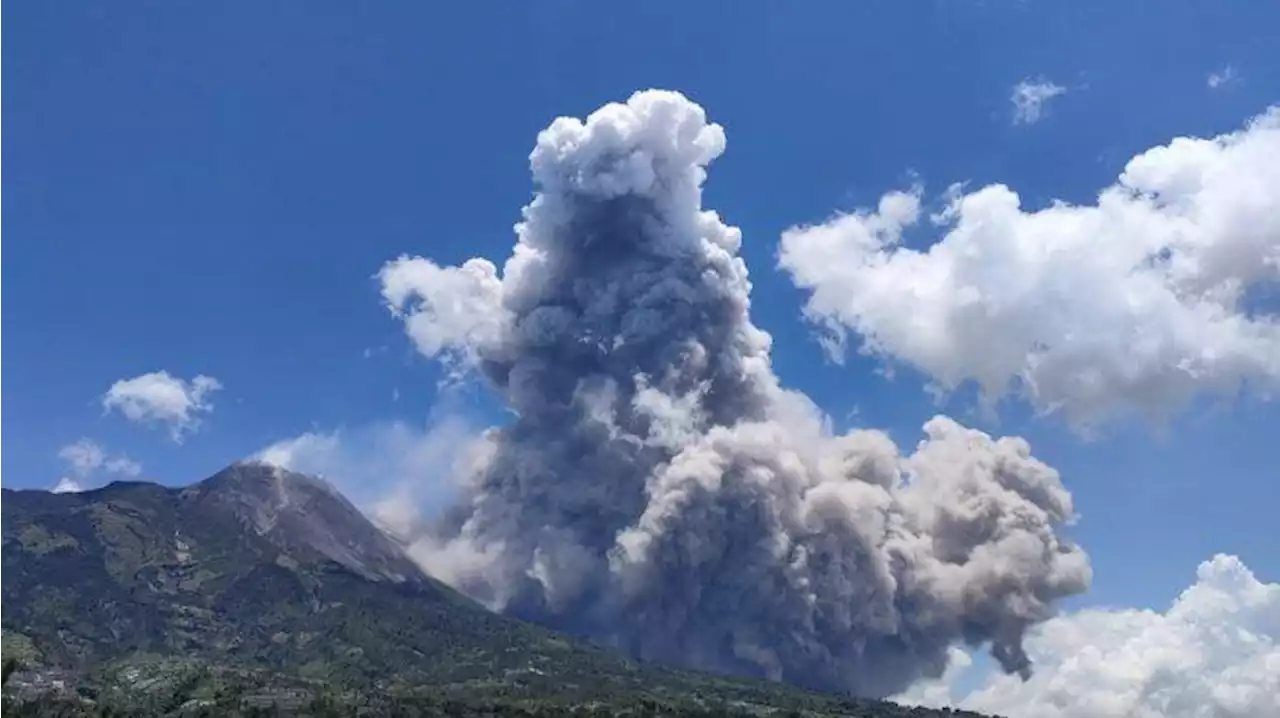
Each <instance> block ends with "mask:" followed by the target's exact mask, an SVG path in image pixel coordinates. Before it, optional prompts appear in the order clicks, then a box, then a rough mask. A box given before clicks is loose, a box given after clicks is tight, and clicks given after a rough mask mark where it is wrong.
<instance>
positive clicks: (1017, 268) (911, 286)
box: [779, 108, 1280, 429]
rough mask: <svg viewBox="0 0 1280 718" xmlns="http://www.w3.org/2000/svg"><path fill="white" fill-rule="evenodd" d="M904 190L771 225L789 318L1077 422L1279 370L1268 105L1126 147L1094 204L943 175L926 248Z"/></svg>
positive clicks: (1275, 141)
mask: <svg viewBox="0 0 1280 718" xmlns="http://www.w3.org/2000/svg"><path fill="white" fill-rule="evenodd" d="M922 214H924V212H923V210H922V206H921V195H920V192H919V191H918V190H912V191H908V192H891V193H889V194H886V195H885V196H884V197H882V198H881V200H880V203H879V206H878V208H876V209H874V210H861V211H857V212H854V213H852V214H846V215H842V216H838V217H835V218H834V219H832V220H830V221H828V222H826V223H824V224H820V225H816V226H807V227H795V228H792V229H790V230H788V231H787V232H785V233H784V234H783V237H782V243H781V251H780V260H779V261H780V265H781V267H782V268H783V269H785V270H786V271H787V272H789V273H790V275H791V277H792V279H793V281H794V282H795V283H796V284H797V286H799V287H801V288H802V289H804V290H806V291H807V292H808V293H809V296H808V300H807V304H806V307H805V313H806V315H807V316H808V318H809V319H811V320H813V321H814V322H816V323H818V324H819V325H820V326H822V327H824V328H825V329H826V330H828V332H829V336H828V339H829V344H830V345H832V346H836V347H840V346H842V345H843V342H844V339H845V332H846V330H850V329H851V330H853V331H854V332H856V333H857V334H859V335H860V336H861V339H862V349H863V350H864V351H865V352H867V353H870V354H875V355H879V356H882V357H886V358H891V359H896V360H899V361H902V362H905V363H906V364H909V365H911V366H913V367H915V368H916V369H919V370H920V371H922V372H924V373H925V374H927V375H929V376H930V377H932V378H933V380H935V381H936V382H937V383H938V384H940V385H941V386H942V387H943V388H944V389H953V388H955V387H956V386H958V385H960V384H961V383H963V382H965V381H973V382H976V383H977V385H978V386H979V387H980V388H981V390H982V392H983V394H984V396H985V397H986V398H987V399H990V400H994V399H995V398H998V397H999V396H1001V395H1003V394H1006V393H1013V394H1017V395H1020V396H1022V397H1024V398H1026V399H1027V400H1029V401H1030V402H1031V403H1032V404H1033V405H1034V406H1035V407H1036V408H1037V409H1039V410H1040V411H1042V412H1046V413H1047V412H1061V413H1062V414H1064V415H1065V416H1066V417H1067V418H1068V419H1069V420H1070V421H1071V422H1072V423H1074V424H1075V425H1077V426H1078V427H1081V428H1085V429H1087V428H1090V427H1092V426H1095V425H1097V424H1099V423H1102V422H1105V421H1106V420H1108V419H1111V418H1114V417H1115V416H1116V415H1118V414H1124V413H1129V412H1140V413H1142V414H1145V415H1147V416H1148V417H1152V418H1164V417H1167V416H1168V415H1169V414H1170V413H1171V412H1173V411H1176V410H1177V409H1179V408H1181V407H1183V406H1184V405H1185V404H1186V403H1187V402H1188V401H1189V400H1190V399H1192V398H1193V397H1194V396H1196V395H1198V394H1202V393H1205V394H1217V395H1221V396H1231V395H1233V394H1235V393H1236V392H1238V391H1239V390H1240V389H1241V388H1242V387H1243V386H1246V385H1248V386H1251V387H1252V388H1254V389H1256V390H1257V391H1259V392H1260V393H1261V394H1263V395H1265V394H1266V393H1268V392H1270V391H1271V390H1273V389H1274V387H1275V385H1276V380H1277V378H1280V325H1277V322H1276V318H1275V315H1274V314H1273V313H1270V314H1269V313H1266V312H1265V311H1264V309H1265V307H1266V306H1267V302H1266V301H1265V296H1264V292H1265V291H1266V289H1267V288H1268V287H1271V288H1274V287H1275V286H1276V281H1277V279H1278V278H1280V108H1273V109H1271V110H1269V111H1267V112H1266V113H1264V114H1263V115H1261V116H1259V117H1257V118H1254V119H1253V120H1251V121H1250V122H1249V123H1248V124H1247V125H1246V126H1245V127H1244V128H1243V129H1241V130H1239V131H1237V132H1232V133H1229V134H1224V135H1221V136H1218V137H1213V138H1210V139H1196V138H1186V137H1183V138H1178V139H1175V140H1174V141H1172V142H1170V143H1169V144H1167V145H1163V146H1159V147H1155V148H1152V149H1149V150H1147V151H1145V152H1143V153H1142V154H1139V155H1138V156H1136V157H1134V158H1132V159H1131V160H1130V161H1129V162H1128V164H1127V165H1126V167H1125V169H1124V172H1123V173H1122V174H1121V175H1120V177H1119V179H1118V181H1117V182H1116V183H1115V184H1112V185H1111V186H1109V187H1106V188H1105V189H1103V190H1102V191H1101V192H1100V193H1099V195H1098V199H1097V201H1096V202H1095V203H1093V204H1085V205H1073V204H1069V203H1066V202H1054V203H1053V204H1052V205H1050V206H1048V207H1045V208H1043V209H1039V210H1028V209H1026V208H1024V207H1022V206H1021V202H1020V199H1019V197H1018V195H1017V193H1015V192H1014V191H1013V190H1012V189H1010V188H1008V187H1006V186H1003V185H990V186H987V187H982V188H980V189H977V190H975V191H972V192H966V191H963V190H962V189H961V188H959V187H953V188H952V189H951V190H950V191H949V193H948V195H947V197H946V203H945V207H944V208H943V209H942V210H941V211H940V212H937V213H935V214H934V215H933V216H932V217H931V218H930V219H931V221H932V223H933V224H934V225H935V226H937V227H938V228H939V229H938V232H939V236H938V238H937V240H936V241H935V242H934V243H932V245H931V246H929V247H928V248H926V249H916V248H912V247H908V246H905V244H904V242H903V233H904V230H906V229H907V228H908V227H912V226H916V225H918V224H920V220H921V216H922Z"/></svg>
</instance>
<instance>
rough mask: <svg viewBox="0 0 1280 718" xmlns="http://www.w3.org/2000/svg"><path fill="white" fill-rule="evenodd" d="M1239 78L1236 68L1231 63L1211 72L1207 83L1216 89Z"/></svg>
mask: <svg viewBox="0 0 1280 718" xmlns="http://www.w3.org/2000/svg"><path fill="white" fill-rule="evenodd" d="M1239 79H1240V77H1239V75H1237V74H1236V69H1235V68H1234V67H1232V66H1231V65H1227V66H1226V67H1224V68H1222V69H1221V70H1218V71H1217V72H1211V73H1209V78H1208V79H1207V80H1206V81H1205V84H1207V85H1208V86H1209V89H1211V90H1216V89H1218V88H1219V87H1222V86H1224V85H1229V84H1231V83H1233V82H1236V81H1237V80H1239Z"/></svg>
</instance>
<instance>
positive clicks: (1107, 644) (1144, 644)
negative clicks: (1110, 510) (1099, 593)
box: [897, 555, 1280, 718]
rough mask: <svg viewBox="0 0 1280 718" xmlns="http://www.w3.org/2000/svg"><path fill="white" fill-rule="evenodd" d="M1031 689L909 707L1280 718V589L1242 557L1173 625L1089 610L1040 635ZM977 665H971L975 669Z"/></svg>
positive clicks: (1220, 561)
mask: <svg viewBox="0 0 1280 718" xmlns="http://www.w3.org/2000/svg"><path fill="white" fill-rule="evenodd" d="M1027 651H1028V653H1029V654H1030V655H1031V657H1032V658H1033V659H1034V660H1035V661H1036V667H1037V670H1036V674H1035V675H1034V676H1033V677H1032V678H1031V679H1030V680H1028V681H1026V682H1022V681H1018V680H1010V679H1009V678H1008V677H1006V676H1000V675H992V676H989V677H988V679H987V680H986V681H985V682H983V683H982V684H981V685H980V686H979V687H978V688H977V689H975V690H973V691H971V692H969V693H968V694H967V695H965V694H962V693H961V691H958V690H956V689H955V688H953V687H952V686H951V685H948V684H949V683H950V682H951V681H954V680H955V679H956V677H957V676H958V675H959V674H960V673H962V672H963V671H964V670H965V668H966V663H965V660H964V658H961V659H960V660H959V661H957V662H956V663H955V670H953V671H952V672H951V673H950V675H948V677H947V680H943V681H931V682H925V683H922V684H921V685H919V686H916V687H914V688H913V689H912V691H910V692H908V693H906V694H903V695H900V696H897V698H899V699H902V700H904V701H907V702H912V703H921V704H925V705H935V706H936V705H943V704H951V705H955V704H957V703H958V704H960V705H961V706H963V707H965V708H970V709H973V710H978V711H984V712H990V713H998V714H1002V715H1009V716H1019V717H1020V718H1199V717H1201V716H1233V717H1234V718H1272V717H1273V716H1277V715H1280V584H1276V583H1263V582H1261V581H1259V580H1258V579H1257V577H1255V576H1254V575H1253V573H1252V572H1251V571H1249V569H1248V568H1247V567H1246V566H1245V565H1244V564H1243V563H1242V562H1241V561H1240V560H1239V559H1238V558H1236V557H1234V556H1226V555H1218V556H1215V557H1213V558H1212V559H1211V560H1209V561H1206V562H1204V563H1202V564H1201V565H1200V568H1199V571H1198V572H1197V581H1196V583H1195V584H1194V585H1193V586H1191V587H1190V588H1188V589H1186V590H1185V591H1183V592H1182V595H1180V596H1179V597H1178V598H1177V600H1175V601H1174V602H1173V605H1172V606H1170V607H1169V608H1168V609H1167V610H1166V611H1164V612H1163V613H1161V612H1157V611H1150V610H1132V609H1123V610H1106V609H1088V610H1083V611H1079V612H1076V613H1073V614H1070V615H1065V616H1061V617H1057V618H1054V619H1051V620H1050V621H1048V622H1046V623H1044V624H1042V625H1040V626H1039V627H1037V628H1036V629H1034V630H1033V631H1032V632H1031V634H1030V636H1029V637H1028V639H1027ZM966 658H967V657H966Z"/></svg>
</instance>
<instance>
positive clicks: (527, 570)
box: [378, 90, 1090, 696]
mask: <svg viewBox="0 0 1280 718" xmlns="http://www.w3.org/2000/svg"><path fill="white" fill-rule="evenodd" d="M724 149H725V133H724V131H723V129H722V128H721V127H720V126H719V125H716V124H714V123H710V122H708V121H707V118H706V115H705V113H704V111H703V109H702V108H701V107H699V106H698V105H696V104H695V103H693V102H691V101H690V100H688V99H687V98H685V97H684V96H682V95H680V94H678V93H674V92H665V91H654V90H651V91H645V92H639V93H636V94H635V95H633V96H632V97H631V98H629V99H628V100H627V101H626V102H625V103H614V104H609V105H606V106H604V107H602V108H600V109H599V110H597V111H595V112H593V113H592V114H591V115H590V116H589V117H587V118H586V119H585V120H578V119H574V118H565V117H562V118H559V119H557V120H555V121H554V122H553V123H551V125H550V126H549V127H548V128H547V129H545V130H544V131H543V132H541V133H540V134H539V135H538V139H537V143H536V146H535V148H534V150H533V152H532V154H531V156H530V165H531V169H532V172H533V179H534V183H535V185H536V188H537V192H536V194H535V196H534V199H533V200H532V202H530V203H529V204H528V205H527V206H526V207H525V208H524V210H523V216H522V220H521V222H520V223H519V224H517V225H516V227H515V232H516V236H517V242H516V244H515V246H514V248H513V251H512V254H511V256H510V257H509V258H508V259H507V260H506V262H505V264H504V265H503V267H502V268H501V270H500V271H499V268H498V267H497V266H496V265H495V264H494V263H492V262H490V261H488V260H486V259H478V258H477V259H471V260H469V261H467V262H465V263H464V264H462V265H461V266H457V267H442V266H439V265H437V264H435V263H434V262H432V261H431V260H429V259H425V258H421V257H409V256H406V257H401V258H399V259H397V260H395V261H392V262H390V263H388V264H387V265H386V266H384V267H383V268H382V270H381V272H380V273H379V275H378V276H379V279H380V281H381V284H382V289H383V296H384V299H385V301H386V302H387V305H388V307H389V308H390V309H391V311H392V312H393V313H394V314H395V315H396V316H397V317H399V318H400V319H401V320H403V322H404V325H405V329H406V332H407V333H408V335H409V336H410V338H411V339H412V340H413V342H414V343H415V345H416V346H417V348H418V349H419V350H420V351H421V352H422V353H423V354H424V355H426V356H429V357H433V358H436V359H439V360H441V361H444V362H447V363H448V364H449V365H450V366H451V367H452V368H453V369H454V370H455V371H456V372H458V373H460V374H474V375H477V376H479V377H481V378H482V380H483V381H484V382H485V383H486V384H487V385H488V386H489V387H490V388H491V389H492V390H493V391H494V392H495V393H496V394H497V395H498V396H499V397H500V398H501V399H502V400H503V401H504V402H505V403H506V405H507V406H508V407H509V408H510V410H511V411H512V413H513V416H514V417H515V418H514V419H513V421H512V422H511V423H510V424H509V425H508V426H504V427H501V428H496V429H491V430H489V431H488V432H486V433H485V434H484V435H482V436H481V437H480V438H479V439H478V440H477V441H476V442H475V444H474V445H473V446H472V447H470V449H469V451H468V452H467V455H466V457H465V460H464V461H460V462H459V466H460V467H461V468H460V469H459V470H460V473H461V479H460V480H461V489H460V491H461V497H460V498H459V499H458V501H457V503H456V504H455V505H454V506H453V507H452V508H451V509H450V510H449V511H448V512H447V515H446V517H445V518H444V519H442V520H441V521H438V522H436V523H434V524H432V525H431V526H429V527H426V528H425V529H423V530H421V531H420V532H419V533H417V534H416V535H415V536H413V537H412V538H411V540H410V553H411V555H413V556H414V557H415V558H416V559H417V560H418V561H419V562H420V563H421V564H422V565H423V566H424V567H425V568H426V569H427V570H428V571H430V572H432V573H433V574H435V575H436V576H438V577H440V578H442V579H444V580H447V581H449V582H450V583H452V584H453V585H455V586H457V587H458V588H460V589H461V590H463V591H465V592H467V593H468V594H470V595H472V596H474V597H476V598H477V599H479V600H481V601H483V602H485V603H486V604H488V605H490V606H491V607H493V608H495V609H497V610H502V611H505V612H508V613H511V614H513V615H517V616H520V617H523V618H526V619H530V620H533V621H536V622H539V623H542V624H545V625H549V626H552V627H555V628H559V629H563V630H567V631H570V632H573V633H577V634H580V635H585V636H589V637H591V638H593V639H594V640H596V641H598V642H600V643H604V644H608V645H613V646H617V647H620V648H623V649H625V650H627V651H629V652H631V653H632V654H634V655H636V656H639V657H642V658H646V659H651V660H656V661H661V662H665V663H669V664H674V665H684V666H692V667H697V668H703V669H710V670H716V671H722V672H731V673H739V674H749V675H756V676H764V677H768V678H773V679H777V680H784V681H788V682H792V683H796V684H800V685H804V686H808V687H813V688H820V689H827V690H839V691H848V692H852V693H855V694H859V695H866V696H887V695H891V694H894V693H897V692H900V691H901V690H903V689H904V688H906V687H907V686H908V685H909V684H911V683H912V682H913V681H915V680H917V679H918V678H920V677H922V676H937V675H939V674H940V673H941V672H942V670H943V669H944V668H945V666H946V663H947V657H948V650H949V648H950V647H951V646H953V645H955V644H957V643H965V644H969V645H989V646H990V650H991V652H992V655H993V656H994V657H995V658H996V659H998V661H999V662H1000V664H1001V665H1002V666H1003V667H1004V668H1005V670H1007V671H1009V672H1013V673H1020V674H1022V675H1024V676H1026V675H1029V672H1030V670H1031V666H1030V663H1029V661H1028V658H1027V655H1026V653H1025V652H1024V650H1023V648H1022V639H1023V636H1024V634H1025V633H1026V631H1027V630H1028V628H1030V627H1032V626H1034V625H1036V624H1038V623H1041V622H1043V621H1045V620H1047V619H1049V618H1050V617H1052V616H1053V615H1054V613H1055V605H1056V602H1057V601H1058V600H1059V599H1061V598H1063V597H1065V596H1069V595H1071V594H1075V593H1078V592H1081V591H1083V590H1085V589H1086V588H1087V587H1088V584H1089V580H1090V568H1089V562H1088V559H1087V557H1086V556H1085V554H1084V553H1083V552H1082V551H1081V550H1080V549H1079V548H1078V547H1076V546H1075V545H1074V544H1072V543H1071V542H1070V541H1069V540H1068V539H1066V538H1065V537H1064V536H1063V534H1062V528H1063V527H1064V526H1065V525H1067V524H1069V523H1070V522H1071V520H1072V519H1073V517H1074V512H1073V508H1072V502H1071V496H1070V494H1069V493H1068V492H1067V491H1066V490H1065V489H1064V488H1063V486H1062V484H1061V482H1060V481H1059V477H1058V475H1057V473H1056V472H1055V471H1054V470H1053V469H1052V468H1050V467H1049V466H1047V465H1045V464H1044V463H1042V462H1040V461H1039V460H1037V459H1036V458H1035V457H1034V456H1032V454H1031V450H1030V447H1029V446H1028V445H1027V443H1026V442H1025V441H1023V440H1022V439H1019V438H1012V437H1008V438H993V437H990V436H987V435H985V434H983V433H981V432H978V431H975V430H972V429H968V428H965V427H963V426H961V425H960V424H958V423H956V422H955V421H953V420H951V419H949V418H946V417H942V416H939V417H935V418H933V419H931V420H930V421H929V422H927V423H926V424H925V426H924V427H923V434H924V436H923V439H922V440H921V441H920V442H919V444H918V445H917V446H916V447H915V448H914V450H912V451H910V452H904V451H901V450H899V448H898V447H897V446H895V445H894V443H893V442H892V441H891V440H890V439H889V438H888V436H886V435H885V434H884V433H882V432H879V431H866V430H860V431H852V432H849V433H844V434H840V433H835V432H833V431H831V429H830V422H829V421H827V419H826V417H825V416H824V415H823V414H822V412H821V411H820V410H819V409H818V408H817V407H816V406H815V405H814V404H813V402H812V401H810V400H809V399H808V398H807V397H805V396H803V395H801V394H799V393H796V392H793V391H789V390H787V389H785V388H783V387H782V386H781V384H780V382H779V380H778V377H777V376H776V375H775V374H774V372H773V368H772V365H771V361H770V345H771V338H770V337H769V335H768V334H767V333H765V332H763V331H761V330H760V329H758V328H757V327H755V326H754V325H753V324H752V322H751V319H750V311H749V310H750V292H751V284H750V281H749V278H748V272H747V267H746V265H745V263H744V262H743V260H742V259H741V257H739V256H738V250H739V247H740V244H741V241H742V235H741V232H740V231H739V230H738V229H737V228H735V227H732V226H729V225H727V224H726V223H724V222H723V221H722V220H721V218H720V217H719V216H718V215H717V214H716V213H715V212H713V211H709V210H705V209H704V208H703V207H702V184H703V182H704V180H705V179H706V170H707V167H708V166H709V165H710V163H711V162H712V161H713V160H714V159H715V158H716V157H718V156H719V155H720V154H721V153H722V152H723V151H724Z"/></svg>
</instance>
